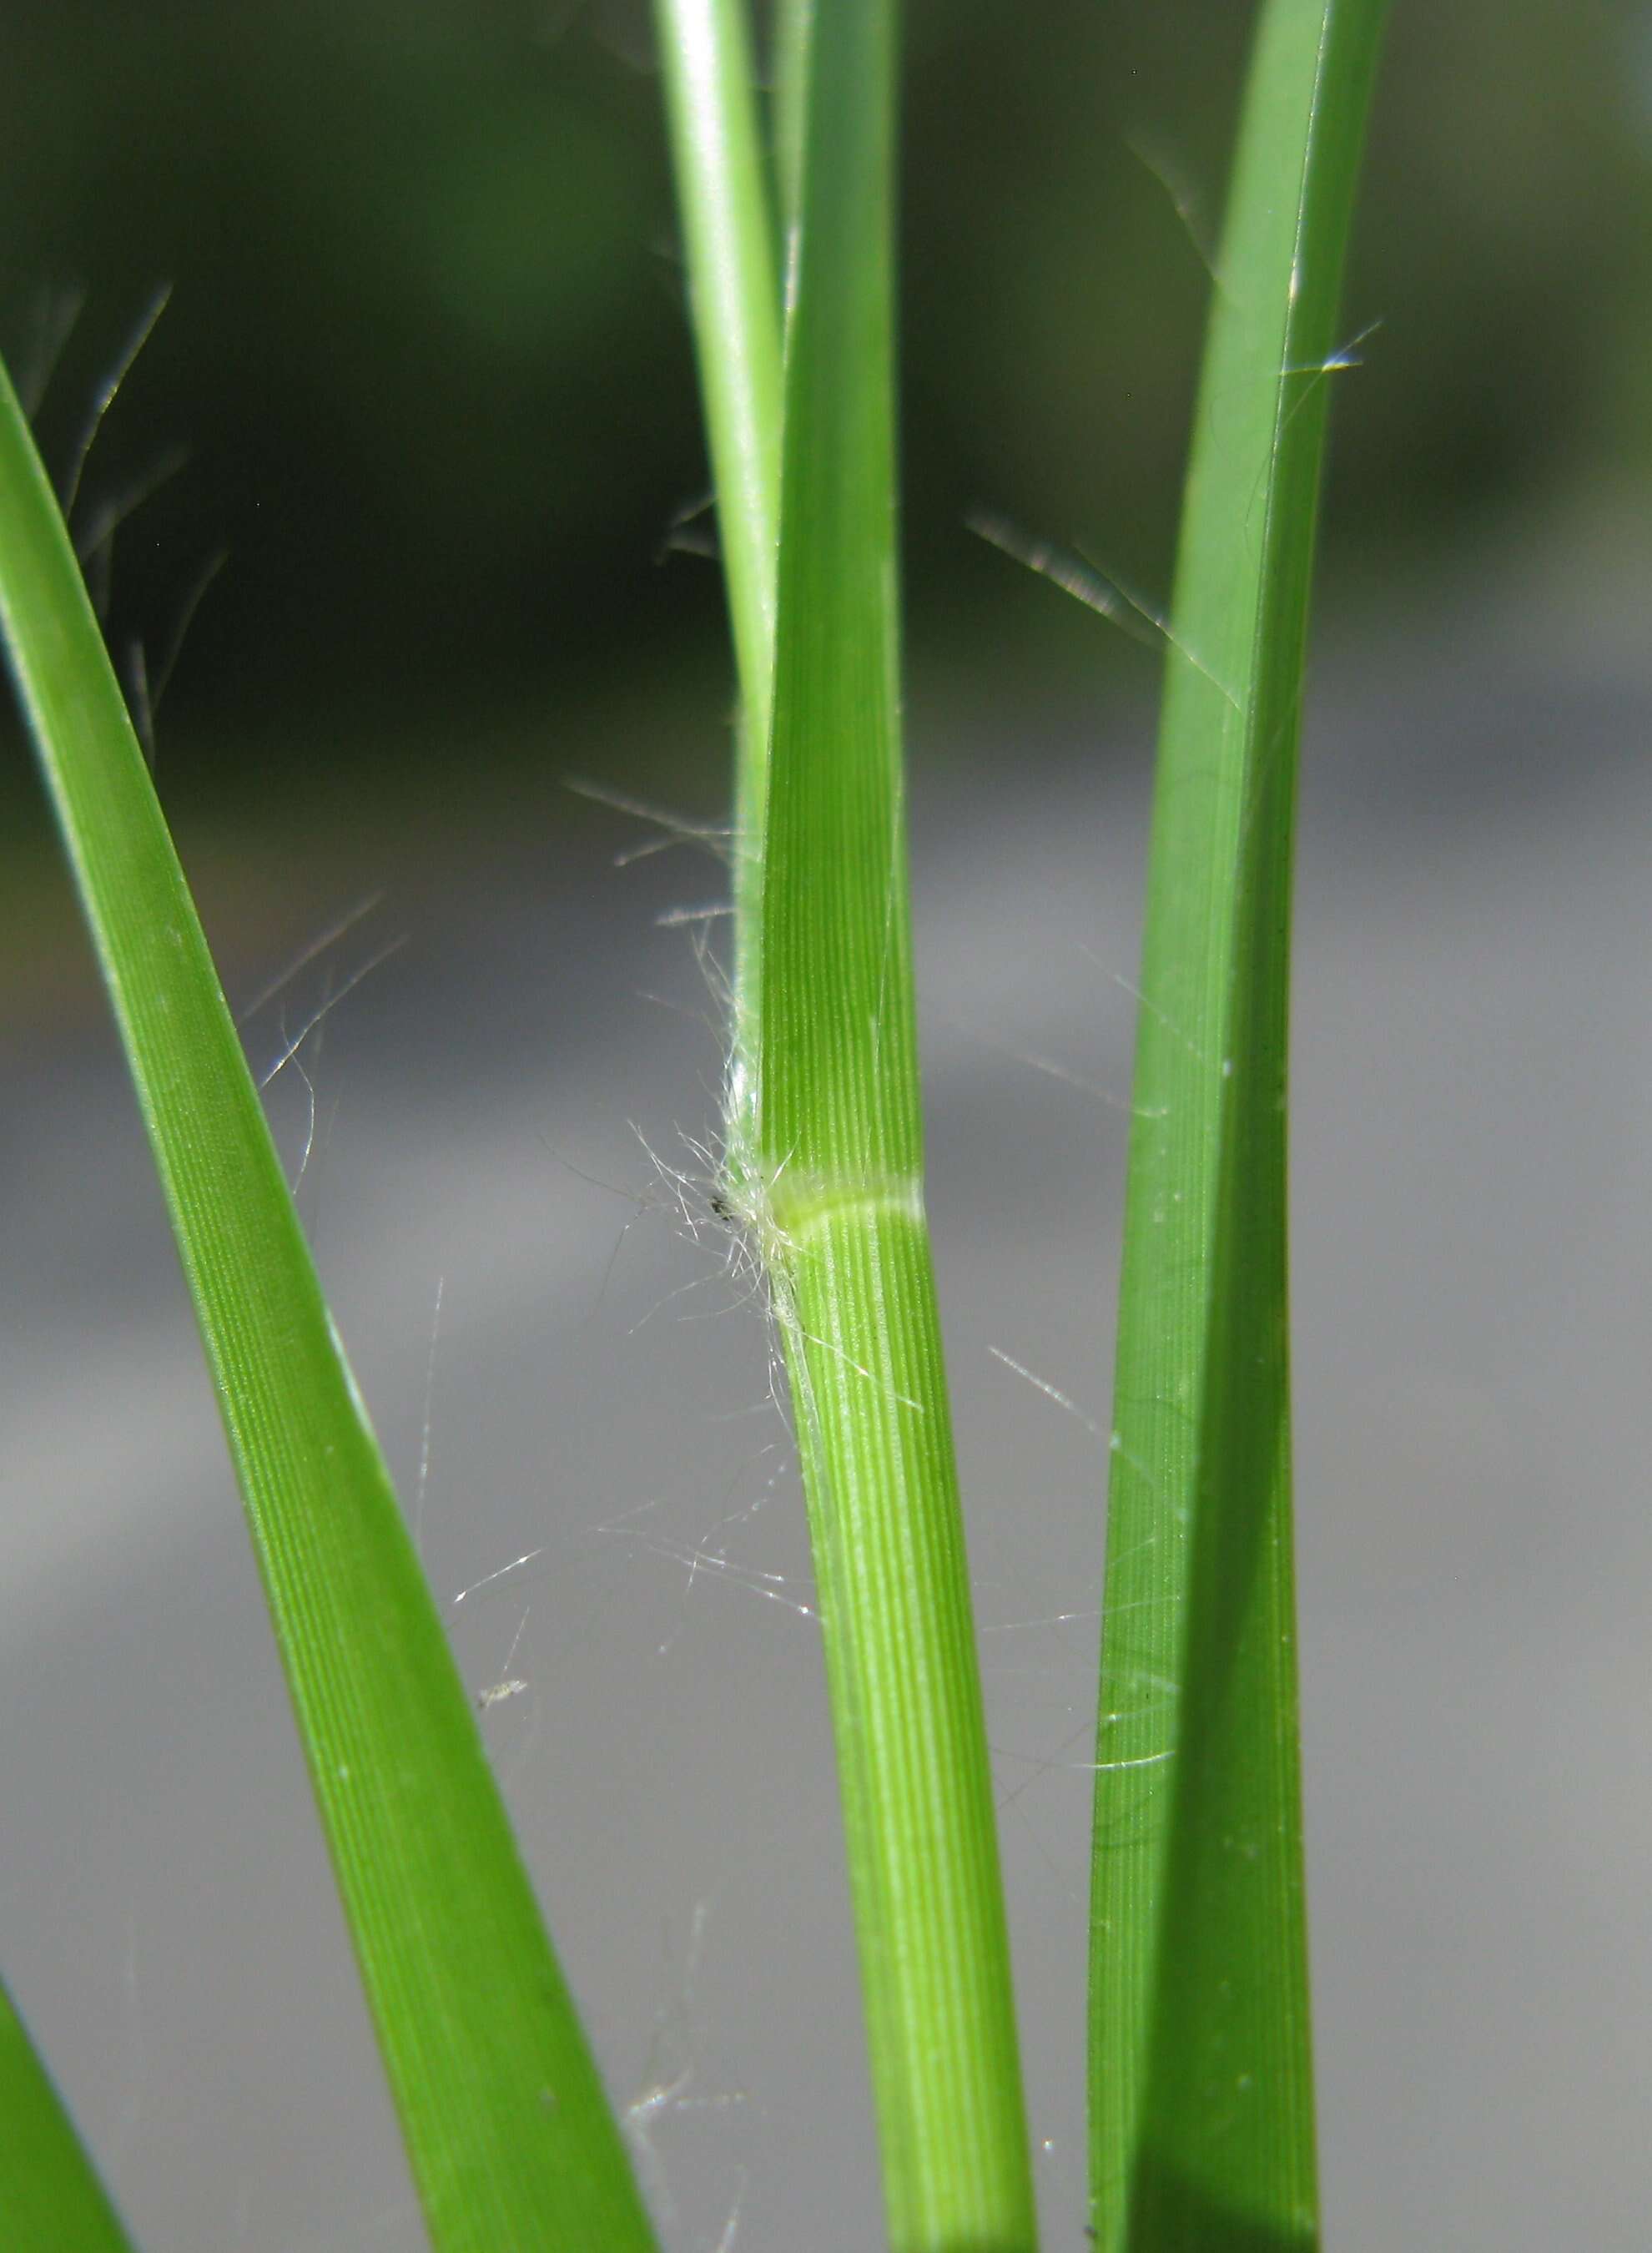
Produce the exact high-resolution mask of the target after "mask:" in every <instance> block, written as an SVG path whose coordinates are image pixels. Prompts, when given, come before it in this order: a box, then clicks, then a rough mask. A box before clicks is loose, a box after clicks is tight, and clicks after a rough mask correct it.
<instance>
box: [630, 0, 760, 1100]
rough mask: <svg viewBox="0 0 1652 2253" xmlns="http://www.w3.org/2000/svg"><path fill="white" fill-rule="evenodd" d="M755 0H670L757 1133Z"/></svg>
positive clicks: (743, 1000) (675, 142) (669, 91)
mask: <svg viewBox="0 0 1652 2253" xmlns="http://www.w3.org/2000/svg"><path fill="white" fill-rule="evenodd" d="M743 8H744V0H656V7H655V21H656V24H657V27H658V32H659V52H660V60H661V64H662V67H663V71H664V76H665V81H666V116H667V119H668V122H669V124H670V128H671V140H672V159H673V169H674V171H675V176H676V181H677V200H678V206H679V208H680V211H681V213H682V225H683V235H684V241H685V248H686V250H687V262H688V287H689V295H690V297H691V300H692V303H693V309H694V346H695V353H696V357H697V359H698V361H699V366H700V388H701V397H702V398H703V400H704V401H705V418H706V432H707V437H708V444H709V449H710V453H711V466H712V477H713V480H714V485H715V488H716V493H717V525H718V531H719V534H720V535H721V549H722V565H723V579H724V583H725V585H726V587H727V589H728V615H729V622H730V624H731V626H732V629H733V633H734V644H735V666H736V670H737V672H738V673H739V677H740V687H741V701H742V710H741V717H740V730H739V738H738V740H739V743H740V757H739V761H738V764H737V767H736V771H735V847H736V849H735V861H734V886H735V963H734V975H733V988H734V1024H733V1028H732V1031H731V1036H730V1070H729V1078H730V1083H731V1085H730V1091H729V1106H730V1109H731V1110H732V1111H735V1112H737V1113H739V1114H740V1115H741V1117H742V1120H743V1122H744V1124H743V1128H742V1131H743V1133H745V1134H746V1135H747V1136H748V1137H749V1133H750V1129H751V1105H752V1102H753V1099H754V1086H755V1080H756V1070H755V1064H756V1006H757V994H758V987H759V980H760V979H761V975H762V945H763V918H762V915H761V912H760V910H759V905H758V899H757V893H758V888H759V887H760V885H761V883H762V877H763V863H762V854H761V851H760V849H759V846H760V841H761V839H762V836H763V825H764V821H765V819H766V799H767V787H768V771H769V721H770V701H771V694H772V688H773V680H774V606H775V551H776V548H777V544H778V540H779V525H780V408H781V389H780V297H779V289H778V285H777V281H776V278H775V259H774V244H773V236H774V227H773V222H772V220H771V217H770V210H769V193H768V189H767V186H766V185H765V181H764V175H763V157H762V154H761V151H760V149H759V146H758V137H757V122H756V101H755V98H754V92H753V74H752V68H751V52H750V40H749V35H748V31H747V26H746V21H745V16H744V12H743Z"/></svg>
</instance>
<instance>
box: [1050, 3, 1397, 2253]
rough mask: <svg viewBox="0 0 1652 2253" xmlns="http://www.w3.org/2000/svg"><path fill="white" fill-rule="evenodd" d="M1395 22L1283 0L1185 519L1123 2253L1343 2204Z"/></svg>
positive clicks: (1138, 1437) (1154, 909)
mask: <svg viewBox="0 0 1652 2253" xmlns="http://www.w3.org/2000/svg"><path fill="white" fill-rule="evenodd" d="M1382 15H1383V9H1382V6H1381V4H1380V0H1266V4H1265V7H1264V9H1263V10H1262V14H1261V17H1260V22H1259V27H1258V43H1257V47H1256V51H1255V56H1254V59H1253V63H1252V68H1251V78H1250V83H1249V87H1248V90H1247V94H1246V101H1245V111H1244V122H1243V125H1242V130H1241V136H1240V143H1239V148H1238V153H1237V161H1236V167H1235V174H1234V184H1233V189H1232V194H1231V199H1230V215H1229V220H1228V227H1227V232H1226V237H1225V241H1224V244H1223V253H1222V256H1221V259H1220V261H1219V262H1218V267H1217V282H1216V296H1215V300H1214V303H1213V307H1212V312H1211V318H1210V331H1209V342H1208V345H1207V351H1206V358H1205V367H1204V375H1203V380H1202V388H1201V394H1200V402H1199V408H1198V414H1197V418H1196V424H1195V429H1196V432H1197V436H1196V438H1195V447H1194V452H1193V459H1192V464H1191V468H1190V471H1189V478H1188V493H1187V499H1186V503H1185V507H1184V513H1183V519H1182V533H1181V553H1180V558H1179V562H1178V570H1177V581H1176V590H1175V603H1174V606H1173V620H1174V623H1173V627H1172V643H1171V647H1170V649H1169V653H1168V661H1167V680H1166V698H1165V709H1164V718H1163V723H1162V728H1161V737H1160V751H1159V769H1158V777H1157V784H1156V795H1155V804H1154V833H1153V844H1152V852H1151V860H1150V866H1149V875H1148V904H1147V923H1146V926H1145V930H1144V943H1143V960H1142V971H1141V1003H1142V1005H1141V1010H1140V1022H1139V1029H1138V1036H1137V1057H1136V1078H1135V1098H1134V1120H1133V1131H1132V1136H1131V1153H1130V1176H1129V1186H1128V1191H1127V1199H1126V1238H1125V1255H1124V1272H1123V1277H1122V1281H1121V1287H1120V1298H1119V1346H1118V1361H1117V1373H1116V1381H1115V1406H1114V1412H1113V1421H1114V1435H1113V1443H1112V1447H1113V1453H1112V1481H1111V1497H1110V1503H1109V1514H1108V1531H1107V1573H1106V1601H1105V1609H1104V1626H1103V1658H1102V1683H1101V1698H1100V1717H1099V1723H1098V1751H1097V1764H1098V1774H1097V1783H1096V1806H1095V1834H1094V1853H1093V1863H1092V1880H1091V1883H1092V1895H1091V1901H1092V1915H1091V2191H1092V2201H1093V2212H1094V2221H1095V2226H1096V2229H1097V2232H1098V2242H1099V2243H1101V2244H1102V2245H1103V2246H1105V2247H1106V2248H1109V2249H1111V2253H1125V2249H1126V2248H1127V2249H1129V2253H1171V2249H1173V2248H1181V2247H1182V2246H1185V2245H1188V2244H1192V2243H1196V2244H1198V2245H1199V2246H1201V2247H1202V2248H1209V2249H1211V2253H1221V2249H1228V2253H1240V2249H1242V2248H1243V2249H1247V2253H1301V2250H1302V2249H1307V2247H1309V2246H1311V2245H1312V2244H1313V2243H1314V2242H1315V2237H1316V2232H1317V2195H1316V2189H1315V2163H1314V2119H1313V2084H1312V2061H1311V2049H1310V2032H1309V2019H1308V2004H1307V1936H1306V1925H1305V1915H1304V1907H1303V1885H1302V1845H1301V1813H1300V1782H1299V1772H1298V1747H1297V1702H1296V1671H1295V1657H1294V1649H1293V1637H1294V1600H1293V1580H1292V1564H1291V1518H1290V1442H1289V1396H1288V1363H1287V1335H1286V1120H1285V1098H1286V1032H1287V1014H1286V1010H1287V993H1288V970H1289V959H1288V944H1289V919H1290V882H1291V867H1292V847H1293V821H1294V803H1295V778H1296V751H1297V738H1298V729H1299V718H1300V697H1301V680H1302V659H1303V648H1304V642H1305V637H1306V630H1307V599H1308V589H1309V578H1310V574H1311V568H1312V561H1313V549H1314V525H1315V513H1316V505H1317V495H1318V490H1319V479H1320V467H1321V453H1322V445H1323V433H1324V424H1325V415H1326V407H1327V395H1328V387H1329V385H1330V383H1331V381H1332V380H1334V378H1335V374H1336V373H1337V372H1338V367H1339V364H1340V359H1341V356H1339V355H1338V354H1337V353H1336V352H1335V349H1334V346H1335V331H1334V324H1335V315H1336V305H1337V301H1338V296H1339V292H1340V279H1341V271H1342V256H1343V249H1344V246H1345V243H1346V241H1347V237H1348V233H1349V224H1350V218H1351V211H1352V203H1353V190H1354V181H1355V175H1356V168H1357V163H1358V157H1359V151H1360V146H1361V143H1362V140H1363V128H1364V122H1365V115H1366V110H1367V108H1368V103H1369V94H1370V84H1371V80H1372V76H1373V73H1374V66H1375V58H1376V52H1377V38H1378V33H1379V30H1380V24H1381V19H1382Z"/></svg>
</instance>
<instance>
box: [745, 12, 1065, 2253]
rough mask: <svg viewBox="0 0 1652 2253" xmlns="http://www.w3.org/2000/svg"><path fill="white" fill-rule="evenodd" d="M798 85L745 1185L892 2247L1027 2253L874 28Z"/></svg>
mask: <svg viewBox="0 0 1652 2253" xmlns="http://www.w3.org/2000/svg"><path fill="white" fill-rule="evenodd" d="M803 76H804V80H805V84H804V87H803V88H802V103H801V108H802V115H803V121H804V129H803V149H802V171H801V183H800V192H799V206H798V235H797V244H796V251H795V263H794V265H793V268H792V273H791V307H790V317H789V324H788V329H787V335H786V370H785V409H784V446H783V471H782V487H781V510H780V561H779V599H778V604H777V651H776V666H775V688H774V725H773V733H772V737H771V765H770V778H769V818H768V825H767V831H766V835H765V840H764V861H765V866H764V872H763V889H762V903H763V978H762V1024H761V1046H760V1051H759V1055H760V1084H759V1108H758V1117H759V1126H758V1139H757V1144H756V1149H755V1150H753V1151H751V1152H750V1153H749V1154H747V1153H744V1152H741V1151H738V1150H735V1151H732V1152H731V1158H732V1160H733V1163H732V1165H731V1173H732V1175H733V1176H734V1179H735V1184H736V1188H737V1189H739V1190H740V1192H741V1195H742V1202H743V1208H744V1211H745V1217H747V1219H748V1220H749V1223H750V1224H751V1228H752V1231H753V1234H754V1236H755V1238H756V1243H757V1245H758V1247H759V1250H760V1252H761V1253H762V1255H763V1260H764V1265H765V1266H766V1268H767V1271H768V1273H769V1276H770V1285H771V1293H772V1299H773V1303H774V1306H775V1308H776V1311H777V1315H778V1317H779V1322H780V1327H781V1330H782V1334H783V1337H784V1344H785V1350H786V1358H787V1365H788V1369H789V1372H790V1376H791V1388H792V1397H793V1401H794V1404H795V1406H796V1412H797V1423H798V1444H799V1453H800V1455H801V1459H802V1462H803V1468H804V1478H805V1491H806V1494H807V1497H808V1506H809V1514H810V1524H811V1531H812V1538H813V1544H814V1552H815V1562H816V1572H817V1577H818V1580H819V1598H820V1608H821V1617H822V1624H823V1629H824V1636H825V1643H826V1666H827V1674H828V1680H829V1685H830V1691H831V1697H832V1703H833V1719H834V1726H835V1729H836V1735H837V1745H838V1761H839V1768H840V1782H841V1788H842V1793H843V1804H844V1817H845V1829H846V1833H847V1848H848V1859H849V1869H850V1879H851V1885H852V1889H853V1894H854V1907H855V1915H856V1920H857V1926H858V1930H859V1936H860V1947H861V1980H862V1990H863V1994H864V1998H865V2005H866V2014H867V2022H868V2044H869V2049H870V2055H871V2064H872V2078H873V2087H874V2093H875V2100H876V2103H877V2109H878V2115H879V2123H880V2130H881V2135H882V2151H883V2171H884V2186H885V2196H886V2203H887V2208H888V2214H889V2236H890V2241H891V2243H893V2244H894V2245H895V2246H896V2247H897V2248H900V2249H902V2253H912V2250H913V2249H918V2248H932V2249H937V2253H938V2249H941V2248H946V2249H948V2253H959V2249H964V2248H978V2249H987V2248H991V2249H993V2253H1012V2249H1018V2248H1023V2247H1026V2246H1028V2245H1030V2244H1031V2243H1032V2242H1033V2238H1034V2220H1033V2211H1032V2196H1031V2189H1030V2181H1029V2170H1028V2151H1027V2140H1026V2129H1025V2122H1024V2117H1023V2106H1022V2101H1021V2080H1020V2067H1019V2061H1018V2054H1017V2046H1016V2033H1015V2023H1014V2009H1013V2005H1012V2000H1011V1994H1010V1984H1009V1965H1008V1951H1007V1940H1006V1935H1005V1923H1004V1910H1003V1901H1002V1895H1001V1889H1000V1878H999V1869H998V1852H997V1840H996V1835H995V1829H994V1823H993V1804H992V1793H991V1784H990V1777H989V1773H988V1768H987V1761H986V1743H985V1736H984V1729H983V1723H982V1714H981V1699H980V1687H979V1677H978V1673H977V1667H976V1657H975V1646H974V1636H973V1629H972V1620H971V1611H970V1601H969V1585H968V1576H967V1573H966V1569H965V1558H964V1546H963V1529H962V1523H961V1517H960V1513H959V1509H958V1489H957V1475H956V1470H955V1468H954V1464H953V1457H952V1446H951V1427H950V1420H949V1415H948V1408H947V1399H946V1391H945V1382H944V1372H943V1366H942V1357H941V1346H940V1336H939V1329H938V1318H937V1312H936V1303H935V1293H934V1284H933V1280H932V1275H931V1261H930V1248H929V1236H928V1228H927V1223H926V1221H925V1217H924V1200H923V1181H922V1163H923V1153H922V1135H921V1127H920V1119H919V1105H918V1085H917V1057H916V1046H915V1039H914V1029H913V999H912V979H911V961H910V931H909V915H908V903H907V877H906V855H905V834H904V814H903V782H902V761H901V746H900V725H899V694H898V682H897V666H898V631H899V621H898V613H897V603H896V554H895V540H894V441H893V429H892V415H893V406H892V400H893V380H892V340H891V328H892V276H891V238H892V220H893V182H892V144H893V133H894V116H893V108H894V76H895V28H894V20H893V10H892V9H891V8H890V7H889V5H888V4H885V0H835V4H833V6H831V7H829V8H824V9H821V10H819V13H818V15H817V17H816V18H815V21H814V23H813V25H812V32H811V34H810V37H809V38H808V41H807V54H806V61H805V65H804V68H803ZM730 1123H731V1132H732V1130H733V1128H734V1126H735V1123H736V1122H734V1121H731V1122H730Z"/></svg>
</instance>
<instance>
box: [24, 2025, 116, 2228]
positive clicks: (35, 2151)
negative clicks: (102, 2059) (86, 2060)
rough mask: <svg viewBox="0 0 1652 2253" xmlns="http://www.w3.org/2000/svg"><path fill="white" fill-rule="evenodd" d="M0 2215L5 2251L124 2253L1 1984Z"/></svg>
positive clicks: (103, 2196) (109, 2209) (100, 2190)
mask: <svg viewBox="0 0 1652 2253" xmlns="http://www.w3.org/2000/svg"><path fill="white" fill-rule="evenodd" d="M0 2215H3V2217H4V2222H5V2243H6V2244H7V2245H8V2246H9V2247H10V2253H62V2249H63V2248H64V2247H66V2246H69V2247H73V2253H130V2248H131V2240H130V2239H129V2237H128V2236H127V2234H126V2232H125V2230H124V2229H122V2227H121V2223H120V2219H119V2217H118V2216H117V2215H116V2214H115V2208H113V2206H111V2205H110V2203H109V2199H108V2193H107V2192H106V2191H105V2189H104V2187H103V2186H102V2184H101V2182H100V2181H99V2180H98V2178H97V2173H96V2171H95V2170H94V2167H93V2165H92V2162H91V2161H90V2159H87V2155H86V2151H85V2148H84V2146H83V2145H82V2144H81V2142H80V2138H79V2136H78V2135H76V2133H75V2131H74V2123H73V2120H71V2119H70V2117H69V2116H68V2113H67V2112H66V2110H65V2109H64V2104H63V2099H62V2098H61V2097H60V2096H59V2095H58V2092H57V2090H56V2089H54V2088H53V2087H52V2078H51V2075H49V2074H48V2073H47V2071H46V2069H45V2066H44V2065H43V2064H42V2063H41V2061H40V2058H39V2055H38V2053H37V2051H36V2049H35V2047H34V2044H33V2043H32V2042H31V2040H29V2030H28V2028H27V2027H26V2026H24V2023H23V2021H22V2019H20V2018H19V2017H18V2016H17V2006H16V2005H15V2004H14V2003H13V2002H12V1999H11V1997H10V1994H9V1992H8V1991H7V1990H6V1988H5V1986H4V1985H3V1984H0Z"/></svg>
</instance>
